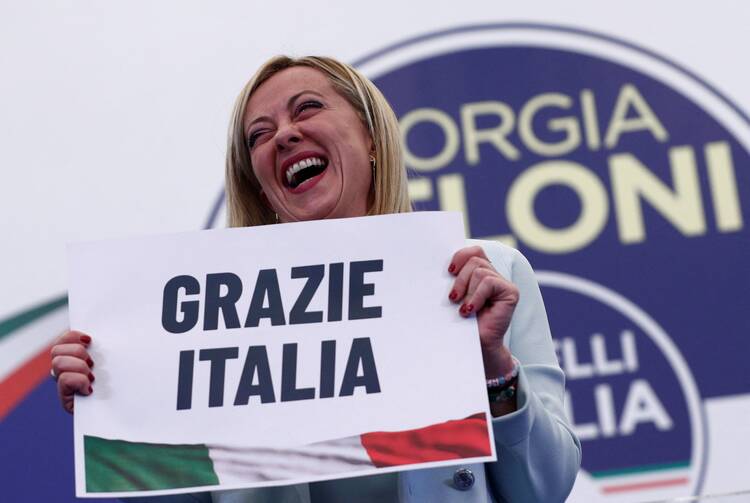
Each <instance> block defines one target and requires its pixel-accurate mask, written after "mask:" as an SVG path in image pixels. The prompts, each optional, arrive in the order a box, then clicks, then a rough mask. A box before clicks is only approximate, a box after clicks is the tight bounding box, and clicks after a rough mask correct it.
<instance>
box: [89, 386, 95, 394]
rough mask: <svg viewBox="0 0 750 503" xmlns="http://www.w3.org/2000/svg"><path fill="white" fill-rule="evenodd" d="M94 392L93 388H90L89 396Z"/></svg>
mask: <svg viewBox="0 0 750 503" xmlns="http://www.w3.org/2000/svg"><path fill="white" fill-rule="evenodd" d="M93 392H94V388H92V387H91V386H89V394H91V393H93Z"/></svg>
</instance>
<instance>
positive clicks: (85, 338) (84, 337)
mask: <svg viewBox="0 0 750 503" xmlns="http://www.w3.org/2000/svg"><path fill="white" fill-rule="evenodd" d="M81 342H82V343H84V344H89V343H90V342H91V337H89V336H88V335H82V336H81Z"/></svg>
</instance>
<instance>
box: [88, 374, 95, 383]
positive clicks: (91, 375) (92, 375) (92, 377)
mask: <svg viewBox="0 0 750 503" xmlns="http://www.w3.org/2000/svg"><path fill="white" fill-rule="evenodd" d="M89 381H91V382H94V374H92V373H91V372H89Z"/></svg>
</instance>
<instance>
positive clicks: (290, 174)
mask: <svg viewBox="0 0 750 503" xmlns="http://www.w3.org/2000/svg"><path fill="white" fill-rule="evenodd" d="M323 164H325V163H324V162H323V160H322V159H320V158H318V157H308V158H307V159H302V160H301V161H298V162H295V163H294V164H292V165H291V166H290V167H289V168H288V169H287V170H286V181H287V183H289V184H290V185H291V183H292V179H293V178H294V175H296V174H297V173H299V172H300V171H302V170H303V169H305V168H309V167H310V166H322V165H323Z"/></svg>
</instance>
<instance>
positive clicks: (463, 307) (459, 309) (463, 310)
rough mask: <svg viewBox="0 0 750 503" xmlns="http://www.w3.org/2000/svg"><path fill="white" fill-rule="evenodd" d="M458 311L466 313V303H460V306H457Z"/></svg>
mask: <svg viewBox="0 0 750 503" xmlns="http://www.w3.org/2000/svg"><path fill="white" fill-rule="evenodd" d="M458 312H459V313H461V314H466V304H461V307H459V308H458Z"/></svg>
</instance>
